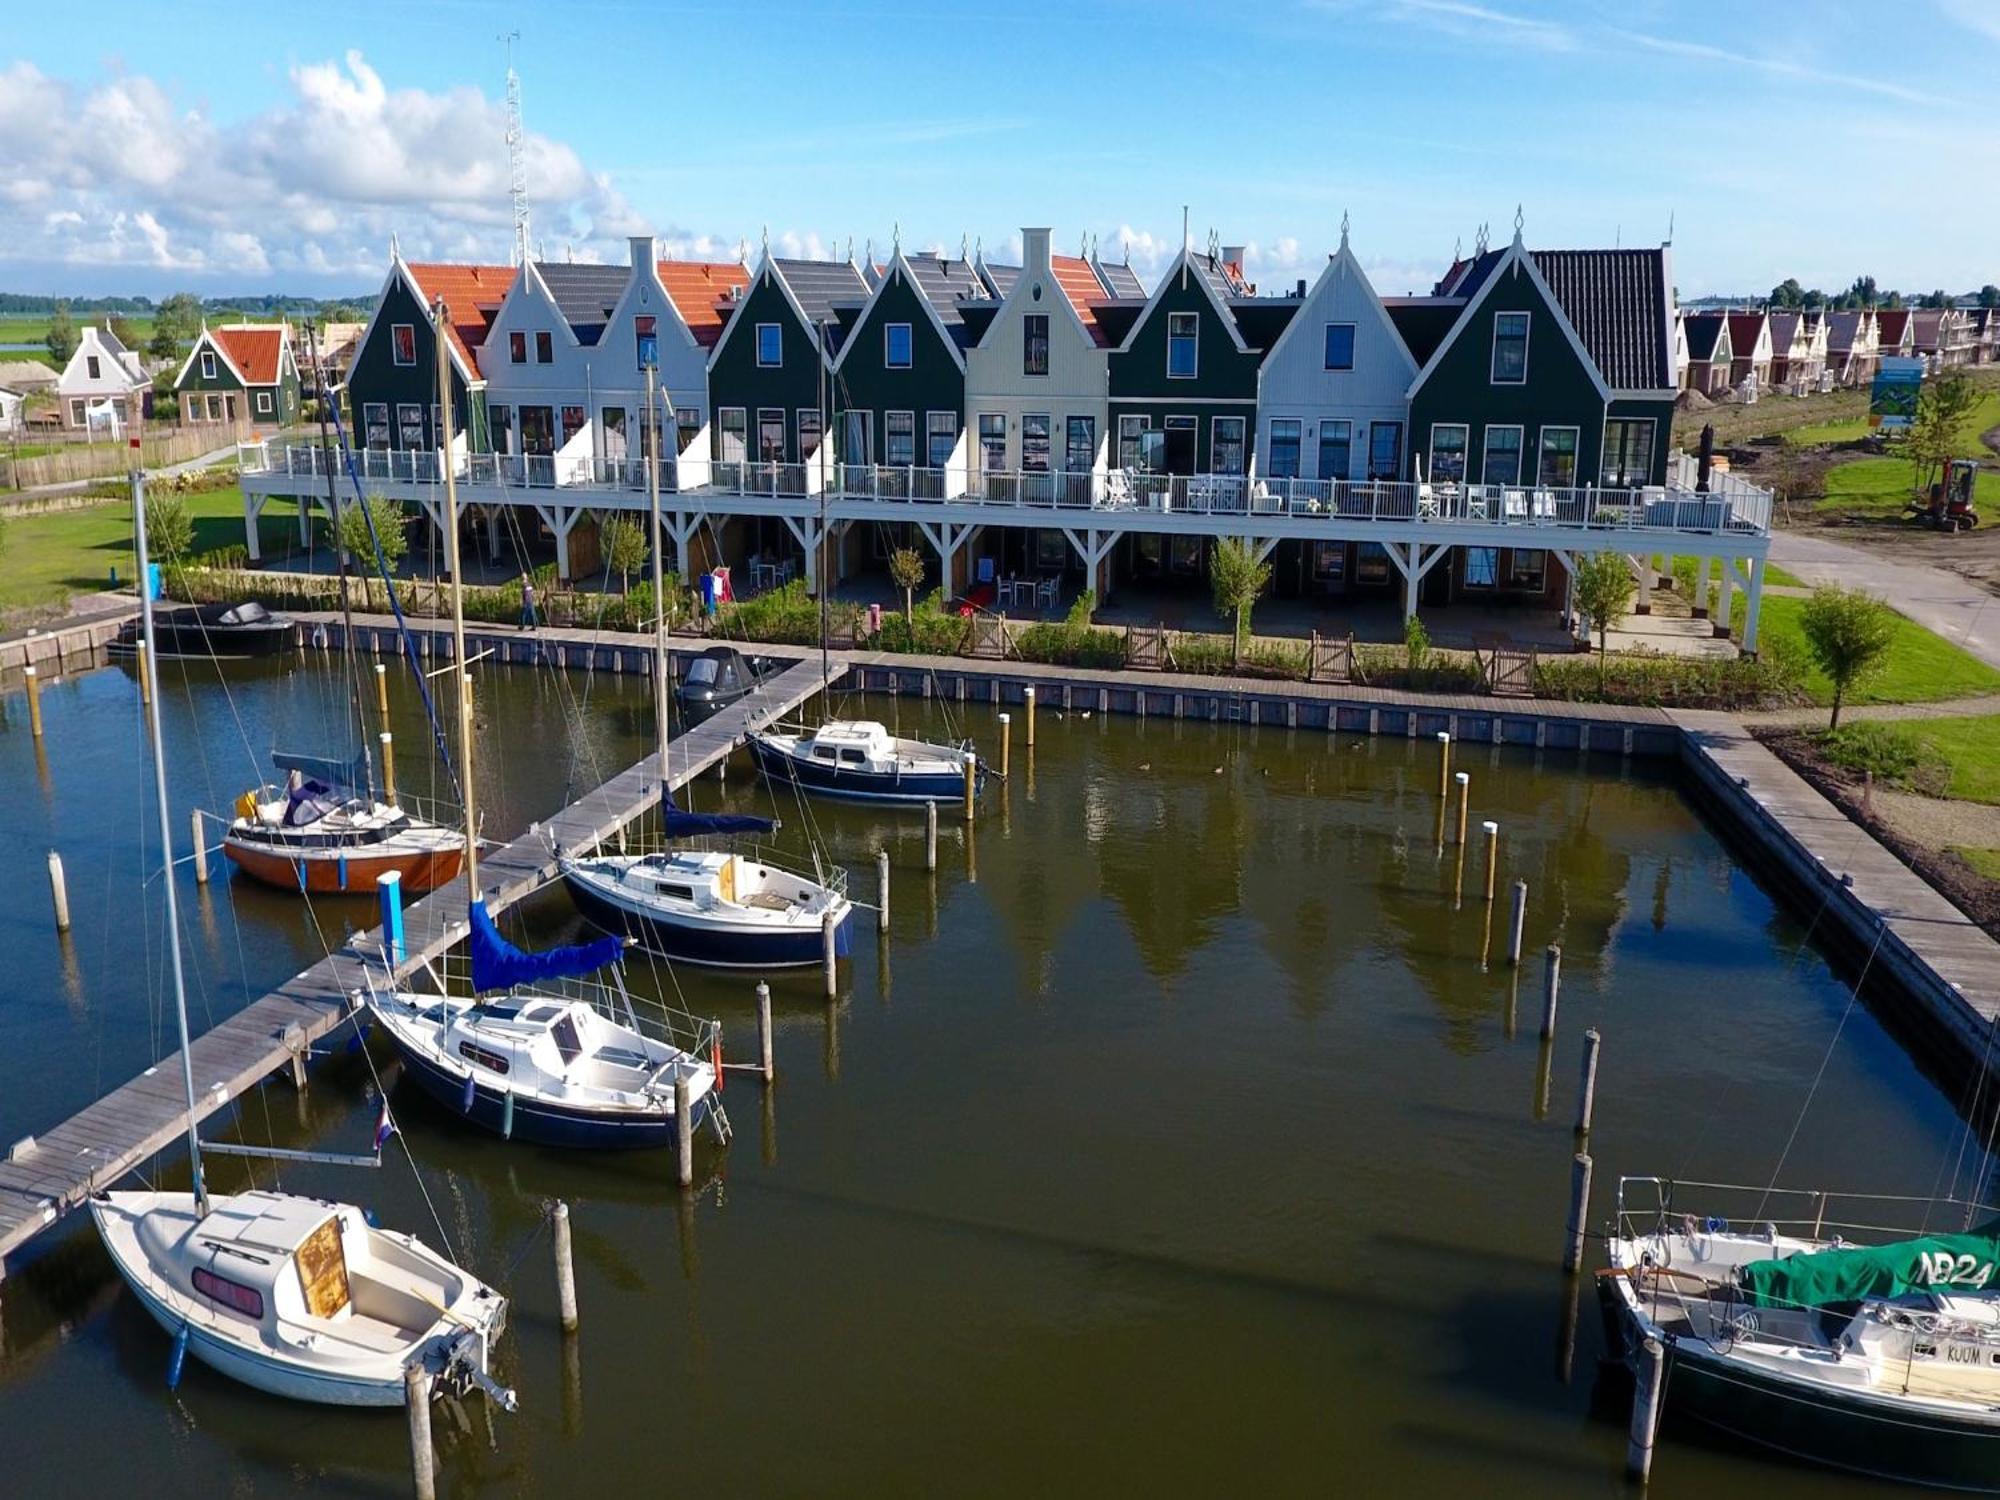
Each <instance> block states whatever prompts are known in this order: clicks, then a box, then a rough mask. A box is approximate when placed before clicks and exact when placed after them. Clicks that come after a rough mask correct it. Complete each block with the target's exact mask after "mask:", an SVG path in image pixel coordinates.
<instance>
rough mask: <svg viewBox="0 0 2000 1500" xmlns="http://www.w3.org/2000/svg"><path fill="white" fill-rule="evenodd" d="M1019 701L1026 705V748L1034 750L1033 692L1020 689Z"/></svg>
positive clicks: (1030, 689) (1027, 689)
mask: <svg viewBox="0 0 2000 1500" xmlns="http://www.w3.org/2000/svg"><path fill="white" fill-rule="evenodd" d="M1021 699H1022V701H1023V702H1024V703H1026V704H1027V705H1028V748H1029V749H1030V750H1032V749H1034V748H1035V690H1034V689H1033V688H1024V689H1022V691H1021Z"/></svg>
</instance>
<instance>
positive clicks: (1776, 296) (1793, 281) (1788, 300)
mask: <svg viewBox="0 0 2000 1500" xmlns="http://www.w3.org/2000/svg"><path fill="white" fill-rule="evenodd" d="M1805 301H1806V293H1805V288H1804V287H1802V286H1800V285H1799V279H1798V277H1796V276H1787V277H1786V278H1785V279H1784V280H1783V281H1781V282H1779V283H1778V284H1777V285H1776V286H1774V287H1772V288H1771V306H1773V307H1803V306H1805Z"/></svg>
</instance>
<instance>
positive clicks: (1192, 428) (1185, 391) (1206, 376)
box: [1110, 261, 1262, 474]
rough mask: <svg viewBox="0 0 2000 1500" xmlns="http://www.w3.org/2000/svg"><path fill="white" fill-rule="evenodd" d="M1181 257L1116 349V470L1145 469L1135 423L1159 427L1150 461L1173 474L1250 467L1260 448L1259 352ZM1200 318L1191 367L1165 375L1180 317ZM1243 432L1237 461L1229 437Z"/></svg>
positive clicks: (1113, 408) (1113, 365) (1113, 405)
mask: <svg viewBox="0 0 2000 1500" xmlns="http://www.w3.org/2000/svg"><path fill="white" fill-rule="evenodd" d="M1182 266H1183V263H1182V262H1181V261H1176V262H1175V263H1174V264H1173V265H1172V266H1169V267H1168V269H1167V274H1166V279H1165V281H1164V282H1162V284H1161V286H1160V288H1159V290H1157V291H1156V292H1155V293H1154V294H1153V301H1152V303H1151V304H1150V305H1149V306H1148V307H1147V308H1146V310H1145V312H1144V313H1143V314H1142V315H1141V316H1140V318H1139V321H1138V322H1137V323H1136V324H1134V325H1133V328H1132V331H1131V332H1130V333H1129V334H1128V335H1127V336H1126V339H1125V342H1124V344H1123V345H1121V346H1120V347H1119V348H1117V349H1114V350H1112V351H1111V357H1110V365H1111V370H1110V382H1111V402H1110V418H1111V440H1112V446H1111V457H1110V462H1111V464H1112V466H1113V467H1114V468H1141V467H1147V466H1149V465H1146V464H1142V463H1139V462H1134V461H1133V459H1134V448H1133V445H1132V441H1131V438H1132V431H1131V429H1132V424H1133V421H1134V420H1136V421H1138V422H1140V423H1143V424H1144V425H1145V427H1146V428H1147V429H1149V430H1151V431H1155V432H1162V433H1164V434H1165V435H1166V440H1165V442H1164V443H1163V444H1161V445H1159V447H1160V450H1161V451H1160V452H1159V455H1158V459H1157V461H1156V462H1155V463H1153V464H1151V465H1150V466H1151V467H1157V468H1159V469H1161V470H1162V471H1163V472H1166V473H1173V474H1206V473H1215V472H1229V471H1230V469H1231V467H1232V465H1233V466H1234V468H1235V470H1236V471H1237V472H1245V473H1247V472H1248V470H1249V467H1250V463H1251V459H1252V456H1253V454H1254V451H1255V443H1256V427H1257V366H1258V364H1259V362H1260V361H1261V359H1262V354H1261V352H1260V351H1258V350H1255V349H1247V348H1244V347H1240V346H1239V334H1238V330H1237V328H1236V324H1235V320H1234V318H1233V317H1231V316H1230V315H1229V313H1228V312H1227V311H1226V310H1225V309H1224V308H1221V307H1218V305H1217V299H1216V298H1215V296H1214V295H1212V293H1211V291H1210V289H1209V288H1208V287H1207V286H1206V285H1204V283H1203V280H1202V275H1201V273H1200V272H1199V271H1197V270H1196V269H1194V268H1193V267H1192V266H1191V265H1190V266H1188V267H1187V268H1186V270H1185V274H1183V269H1182ZM1177 314H1180V315H1186V314H1192V315H1193V317H1194V319H1195V325H1194V326H1195V359H1194V373H1193V375H1191V376H1187V375H1169V374H1168V345H1169V335H1170V331H1171V329H1172V327H1173V325H1174V321H1175V315H1177ZM1218 418H1221V419H1223V427H1222V435H1223V437H1224V439H1225V457H1224V459H1223V461H1218V458H1217V454H1216V446H1215V444H1216V436H1217V419H1218ZM1239 432H1240V434H1241V438H1242V457H1241V461H1240V463H1235V461H1234V459H1233V457H1232V456H1231V455H1232V454H1233V445H1232V444H1231V443H1230V441H1229V440H1230V439H1231V438H1232V437H1233V436H1234V435H1235V434H1237V433H1239Z"/></svg>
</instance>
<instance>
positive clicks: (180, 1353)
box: [167, 1323, 188, 1391]
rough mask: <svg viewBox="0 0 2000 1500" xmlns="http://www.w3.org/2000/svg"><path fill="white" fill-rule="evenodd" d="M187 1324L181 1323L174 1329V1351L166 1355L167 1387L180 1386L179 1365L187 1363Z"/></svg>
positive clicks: (172, 1389)
mask: <svg viewBox="0 0 2000 1500" xmlns="http://www.w3.org/2000/svg"><path fill="white" fill-rule="evenodd" d="M187 1352H188V1326H187V1324H185V1323H183V1324H181V1326H180V1327H179V1328H177V1329H176V1330H175V1331H174V1352H173V1353H172V1354H170V1355H168V1356H167V1389H168V1390H170V1391H177V1390H179V1389H180V1388H181V1367H182V1366H183V1365H185V1364H186V1363H187Z"/></svg>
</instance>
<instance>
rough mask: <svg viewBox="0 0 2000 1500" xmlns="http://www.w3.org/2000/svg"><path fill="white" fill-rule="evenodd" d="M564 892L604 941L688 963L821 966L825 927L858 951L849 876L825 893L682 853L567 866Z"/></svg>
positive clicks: (792, 878) (729, 858)
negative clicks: (614, 938) (614, 937)
mask: <svg viewBox="0 0 2000 1500" xmlns="http://www.w3.org/2000/svg"><path fill="white" fill-rule="evenodd" d="M562 874H563V883H564V884H565V885H567V886H568V887H569V893H570V896H571V898H572V899H573V900H574V901H575V902H576V905H577V909H578V910H579V911H581V912H582V913H583V914H584V915H585V916H586V917H588V918H589V919H590V920H591V921H592V922H593V923H595V924H596V925H597V926H599V927H602V928H604V929H605V930H606V931H607V932H615V933H621V934H626V935H629V936H631V937H633V938H635V939H636V940H637V941H638V943H639V944H640V946H641V947H643V948H646V949H647V950H649V951H650V952H653V953H658V954H660V955H662V956H663V957H666V958H670V959H674V960H677V961H680V962H685V963H694V964H708V965H713V966H715V967H720V968H738V969H745V968H756V969H776V968H790V967H798V966H801V965H805V964H816V963H818V962H820V960H821V957H822V955H823V953H824V951H825V926H826V922H827V920H828V919H829V917H830V918H831V919H832V921H833V924H834V943H835V951H836V952H837V953H839V954H843V955H844V954H846V953H847V952H848V949H849V946H850V944H851V942H852V920H853V916H854V907H853V904H852V903H851V902H850V901H849V900H848V899H847V895H846V880H845V874H846V872H845V871H842V870H836V871H835V872H834V880H833V881H832V882H830V883H827V884H821V883H820V882H819V881H817V880H814V879H811V878H809V877H807V876H805V875H800V874H795V873H793V872H792V871H790V870H787V869H784V868H782V867H781V866H778V865H775V864H772V863H770V862H768V861H766V860H763V859H753V858H751V857H749V856H747V855H742V854H732V853H723V852H719V851H714V850H695V849H679V850H673V851H670V852H667V853H662V854H596V855H591V856H588V857H585V858H581V859H565V860H563V861H562Z"/></svg>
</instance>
